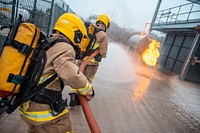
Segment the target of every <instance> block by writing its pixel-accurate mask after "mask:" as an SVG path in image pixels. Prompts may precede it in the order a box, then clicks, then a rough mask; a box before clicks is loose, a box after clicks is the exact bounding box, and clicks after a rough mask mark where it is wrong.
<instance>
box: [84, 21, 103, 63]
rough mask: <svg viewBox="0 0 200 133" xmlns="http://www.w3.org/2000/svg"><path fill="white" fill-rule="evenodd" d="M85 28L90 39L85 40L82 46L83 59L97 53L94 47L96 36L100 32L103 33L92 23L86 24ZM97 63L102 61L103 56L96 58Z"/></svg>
mask: <svg viewBox="0 0 200 133" xmlns="http://www.w3.org/2000/svg"><path fill="white" fill-rule="evenodd" d="M85 27H86V29H87V33H88V38H84V39H83V41H82V44H81V52H82V53H83V55H82V59H83V58H84V57H86V56H89V55H91V54H92V53H93V52H95V50H97V49H94V45H95V43H96V36H95V34H96V33H98V32H99V31H103V30H102V29H99V28H97V27H96V26H95V25H94V24H92V23H90V22H85ZM94 58H95V59H96V60H97V61H100V60H101V55H100V54H98V55H97V56H95V57H94Z"/></svg>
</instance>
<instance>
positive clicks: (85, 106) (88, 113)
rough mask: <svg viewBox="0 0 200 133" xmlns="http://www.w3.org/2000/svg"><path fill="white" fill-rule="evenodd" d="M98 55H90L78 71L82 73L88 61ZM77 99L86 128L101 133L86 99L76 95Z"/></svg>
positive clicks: (92, 132) (94, 132)
mask: <svg viewBox="0 0 200 133" xmlns="http://www.w3.org/2000/svg"><path fill="white" fill-rule="evenodd" d="M98 53H99V51H98V50H97V51H95V52H94V53H93V54H92V55H90V56H89V57H88V58H87V60H85V61H84V62H83V63H82V64H81V66H80V69H79V70H80V71H81V72H83V71H84V69H85V67H86V66H87V64H88V63H89V61H90V60H91V59H92V58H93V57H95V56H96V55H97V54H98ZM78 97H79V101H80V104H81V106H82V109H83V112H84V115H85V118H86V120H87V123H88V126H89V127H90V130H91V133H101V131H100V128H99V126H98V124H97V122H96V120H95V118H94V115H93V113H92V111H91V109H90V106H89V104H88V101H87V99H86V97H85V96H82V95H78Z"/></svg>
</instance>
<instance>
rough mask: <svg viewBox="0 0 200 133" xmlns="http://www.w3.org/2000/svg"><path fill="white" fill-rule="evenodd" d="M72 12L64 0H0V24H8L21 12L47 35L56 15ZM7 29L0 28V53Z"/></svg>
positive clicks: (26, 19) (25, 18)
mask: <svg viewBox="0 0 200 133" xmlns="http://www.w3.org/2000/svg"><path fill="white" fill-rule="evenodd" d="M64 12H73V11H72V10H71V9H70V8H69V5H68V4H67V3H66V2H64V0H0V26H2V25H9V24H12V22H14V20H16V19H17V18H18V16H19V14H22V16H23V19H24V20H25V21H28V22H31V23H34V24H35V25H37V26H38V27H40V29H41V30H42V32H43V33H44V34H45V35H47V36H49V35H50V34H51V30H52V28H53V26H54V24H55V22H56V21H57V19H58V17H59V16H60V15H61V14H63V13H64ZM7 33H8V30H0V53H1V49H2V46H3V42H4V40H5V37H6V35H7Z"/></svg>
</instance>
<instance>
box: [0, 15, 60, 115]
mask: <svg viewBox="0 0 200 133" xmlns="http://www.w3.org/2000/svg"><path fill="white" fill-rule="evenodd" d="M3 28H10V32H9V34H8V36H7V38H6V40H5V43H4V45H3V52H2V54H1V56H0V109H3V110H4V111H6V112H7V113H9V114H10V113H12V112H13V111H14V110H15V109H16V108H17V107H18V106H19V105H20V104H21V103H23V102H25V101H28V100H29V99H31V98H32V97H34V96H35V95H36V94H37V93H38V92H39V91H40V90H41V89H42V88H44V87H45V86H46V85H48V84H49V83H50V82H52V81H53V80H54V79H55V78H56V77H57V74H54V75H53V76H52V77H51V78H49V79H48V80H46V81H45V82H43V83H42V84H39V85H38V81H39V79H40V76H41V74H42V71H43V68H44V66H45V63H46V60H47V59H46V58H47V57H46V51H47V50H48V49H49V48H50V47H51V46H52V45H54V44H55V43H49V42H48V39H46V38H45V36H44V35H43V34H42V32H41V31H40V29H39V28H38V27H36V26H35V25H34V24H32V23H25V22H22V16H21V15H20V17H19V19H18V20H17V21H16V22H14V23H13V25H11V26H9V27H6V26H3V27H1V29H3Z"/></svg>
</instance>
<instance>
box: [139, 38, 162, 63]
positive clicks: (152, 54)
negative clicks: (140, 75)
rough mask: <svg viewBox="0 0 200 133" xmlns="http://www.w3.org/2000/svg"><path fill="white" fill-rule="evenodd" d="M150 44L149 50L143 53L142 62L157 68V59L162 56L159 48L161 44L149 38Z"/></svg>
mask: <svg viewBox="0 0 200 133" xmlns="http://www.w3.org/2000/svg"><path fill="white" fill-rule="evenodd" d="M148 40H149V42H150V43H149V44H148V46H147V48H146V49H145V50H144V51H143V52H142V60H143V61H144V62H145V63H146V64H147V65H150V66H155V65H156V63H157V58H158V57H159V56H160V52H159V50H158V48H159V47H160V43H159V42H157V41H156V40H154V39H153V38H148Z"/></svg>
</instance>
